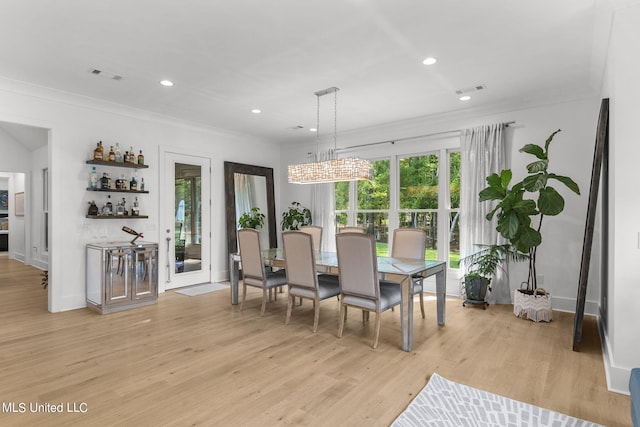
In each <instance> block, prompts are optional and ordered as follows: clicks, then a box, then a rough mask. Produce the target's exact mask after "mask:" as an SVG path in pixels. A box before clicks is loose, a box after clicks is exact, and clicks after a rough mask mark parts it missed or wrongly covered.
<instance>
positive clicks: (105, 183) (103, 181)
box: [100, 172, 111, 190]
mask: <svg viewBox="0 0 640 427" xmlns="http://www.w3.org/2000/svg"><path fill="white" fill-rule="evenodd" d="M109 187H111V180H110V179H109V175H108V174H107V173H106V172H104V173H103V174H102V178H100V189H101V190H108V189H109Z"/></svg>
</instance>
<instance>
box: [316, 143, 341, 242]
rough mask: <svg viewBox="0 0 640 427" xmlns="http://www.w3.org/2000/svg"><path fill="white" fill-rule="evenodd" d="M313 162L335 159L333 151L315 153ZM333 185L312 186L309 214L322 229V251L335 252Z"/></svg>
mask: <svg viewBox="0 0 640 427" xmlns="http://www.w3.org/2000/svg"><path fill="white" fill-rule="evenodd" d="M314 157H315V158H314V159H313V161H314V162H322V161H325V160H330V159H333V158H335V153H334V151H333V150H329V151H326V152H321V153H317V154H315V156H314ZM335 204H336V203H335V184H334V183H333V182H327V183H323V184H313V188H312V190H311V212H312V215H313V224H314V225H319V226H321V227H322V245H321V248H322V250H323V251H328V252H335V250H336V234H335V230H336V226H335Z"/></svg>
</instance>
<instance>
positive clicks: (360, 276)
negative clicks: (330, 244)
mask: <svg viewBox="0 0 640 427" xmlns="http://www.w3.org/2000/svg"><path fill="white" fill-rule="evenodd" d="M336 248H337V251H338V266H339V275H340V290H341V292H342V293H343V294H345V295H356V296H360V297H364V298H369V299H375V300H378V299H379V295H380V284H379V282H378V259H377V256H376V240H375V238H374V237H373V236H372V235H370V234H365V233H358V232H355V233H353V232H352V233H340V234H338V235H336Z"/></svg>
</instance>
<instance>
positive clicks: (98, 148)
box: [93, 141, 102, 160]
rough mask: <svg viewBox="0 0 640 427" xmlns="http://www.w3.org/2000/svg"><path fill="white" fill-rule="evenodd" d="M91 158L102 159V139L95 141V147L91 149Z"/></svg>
mask: <svg viewBox="0 0 640 427" xmlns="http://www.w3.org/2000/svg"><path fill="white" fill-rule="evenodd" d="M93 160H102V141H100V142H96V148H95V150H93Z"/></svg>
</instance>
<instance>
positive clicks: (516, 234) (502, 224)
mask: <svg viewBox="0 0 640 427" xmlns="http://www.w3.org/2000/svg"><path fill="white" fill-rule="evenodd" d="M558 132H560V129H558V130H557V131H555V132H553V133H552V134H551V135H550V136H549V137H548V138H547V140H546V141H545V144H544V147H541V146H539V145H536V144H527V145H525V146H524V147H522V148H521V149H520V152H521V153H527V154H531V155H533V156H534V157H535V158H536V160H534V161H533V162H531V163H529V164H528V165H527V173H528V175H527V176H526V177H525V178H524V179H523V180H522V181H520V182H517V183H514V184H513V185H511V179H512V173H511V170H510V169H505V170H503V171H501V172H500V174H499V175H498V174H495V173H494V174H492V175H490V176H488V177H487V179H486V180H487V184H488V185H489V186H488V187H487V188H485V189H484V190H482V191H481V192H480V201H481V202H483V201H489V200H496V201H498V203H497V205H496V207H495V208H494V209H493V210H492V211H491V212H489V213H488V214H487V220H489V221H491V220H492V219H493V218H494V216H495V217H496V218H497V221H498V225H497V227H496V230H497V231H498V232H499V233H500V234H501V235H502V236H503V237H504V238H505V239H507V240H508V241H509V243H510V244H511V245H512V246H513V247H514V248H516V250H517V251H519V252H521V253H523V254H528V255H529V277H528V279H527V292H529V293H531V292H533V291H535V289H536V288H537V287H538V286H537V275H536V252H537V249H538V246H540V244H541V243H542V234H541V233H540V229H541V227H542V219H543V218H544V217H545V216H555V215H558V214H559V213H561V212H562V211H563V210H564V198H563V197H562V196H561V195H560V193H558V191H556V189H555V188H554V187H552V186H551V184H556V183H558V182H559V183H561V184H563V185H564V186H566V187H567V188H568V189H570V190H571V191H573V192H574V193H576V194H578V195H579V194H580V188H579V187H578V184H576V183H575V181H573V179H571V178H569V177H567V176H562V175H556V174H555V173H551V172H549V170H548V168H549V145H550V144H551V141H552V140H553V137H554V136H555V135H556V134H557V133H558ZM509 185H511V187H509ZM530 193H534V194H533V199H527V198H525V196H527V195H528V194H530ZM536 217H537V222H533V219H534V218H536Z"/></svg>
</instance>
